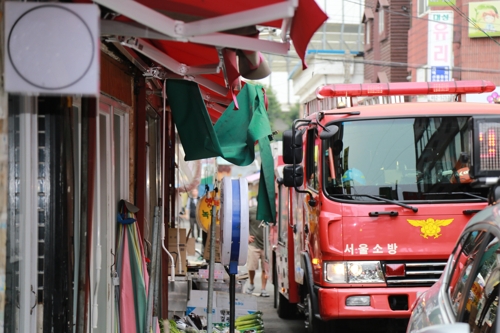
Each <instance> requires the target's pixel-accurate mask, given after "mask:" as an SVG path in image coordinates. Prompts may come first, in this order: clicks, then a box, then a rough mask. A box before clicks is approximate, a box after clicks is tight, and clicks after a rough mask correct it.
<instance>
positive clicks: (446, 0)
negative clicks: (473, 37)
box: [444, 0, 500, 45]
mask: <svg viewBox="0 0 500 333" xmlns="http://www.w3.org/2000/svg"><path fill="white" fill-rule="evenodd" d="M444 1H445V2H446V3H447V4H448V5H449V6H450V7H451V8H452V9H453V10H454V11H456V12H457V13H458V14H459V15H460V16H462V17H463V18H465V19H466V20H467V22H469V23H470V24H472V25H473V26H474V27H475V28H476V29H478V30H480V31H481V32H482V33H484V34H485V35H486V36H487V37H488V38H489V39H491V40H492V41H493V42H495V44H497V45H500V43H499V42H497V41H496V40H495V39H493V37H492V36H491V35H490V34H488V33H487V32H486V31H484V30H483V29H482V28H481V27H480V26H479V25H478V24H477V23H476V22H474V21H473V20H472V19H471V18H470V17H469V16H468V15H467V14H465V13H464V12H463V11H462V10H461V9H460V8H458V7H457V5H455V4H453V3H452V2H451V1H449V0H444ZM469 6H470V5H469Z"/></svg>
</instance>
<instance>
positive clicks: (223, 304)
mask: <svg viewBox="0 0 500 333" xmlns="http://www.w3.org/2000/svg"><path fill="white" fill-rule="evenodd" d="M215 295H216V296H215V297H216V299H217V300H216V304H217V308H219V309H229V293H226V292H223V291H217V292H215ZM234 305H235V308H236V310H238V309H245V310H246V311H253V312H256V311H257V309H258V306H257V297H255V296H253V295H248V294H239V293H237V294H236V295H235V304H234ZM253 312H249V313H253Z"/></svg>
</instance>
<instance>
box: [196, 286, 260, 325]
mask: <svg viewBox="0 0 500 333" xmlns="http://www.w3.org/2000/svg"><path fill="white" fill-rule="evenodd" d="M212 300H213V303H212V304H213V305H212V315H213V317H212V321H213V322H214V323H225V322H229V315H230V312H229V309H230V307H229V293H226V292H219V291H218V292H215V293H214V296H213V298H212ZM207 302H208V291H206V290H192V291H191V298H190V299H189V301H188V303H187V309H186V315H188V314H190V313H195V314H197V315H198V316H205V317H206V316H207ZM256 311H257V298H256V297H255V296H252V295H246V294H240V293H237V294H236V296H235V318H238V317H239V316H243V315H247V314H251V313H255V312H256Z"/></svg>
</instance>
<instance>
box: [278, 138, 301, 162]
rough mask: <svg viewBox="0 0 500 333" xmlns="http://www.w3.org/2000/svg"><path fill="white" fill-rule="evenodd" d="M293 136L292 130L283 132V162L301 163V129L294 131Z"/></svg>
mask: <svg viewBox="0 0 500 333" xmlns="http://www.w3.org/2000/svg"><path fill="white" fill-rule="evenodd" d="M293 136H294V135H293V133H292V130H286V131H284V132H283V162H284V163H285V164H293V163H295V164H299V163H302V131H295V138H293ZM294 155H295V161H294Z"/></svg>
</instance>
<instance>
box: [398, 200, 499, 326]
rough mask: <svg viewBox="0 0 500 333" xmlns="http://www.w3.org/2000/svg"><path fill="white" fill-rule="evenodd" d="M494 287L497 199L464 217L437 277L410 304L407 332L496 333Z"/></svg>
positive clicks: (496, 282) (496, 283) (496, 284)
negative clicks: (471, 216)
mask: <svg viewBox="0 0 500 333" xmlns="http://www.w3.org/2000/svg"><path fill="white" fill-rule="evenodd" d="M499 286H500V203H497V204H495V205H491V206H488V207H486V208H485V209H483V210H482V211H480V212H478V213H477V214H476V215H475V216H474V217H473V218H472V219H471V220H470V221H469V223H468V224H467V226H466V227H465V229H464V231H463V232H462V234H461V236H460V238H459V240H458V242H457V245H456V246H455V249H454V250H453V252H452V253H451V255H450V257H449V259H448V263H447V265H446V268H445V270H444V272H443V274H442V275H441V278H440V279H439V281H438V282H436V283H435V284H434V285H433V286H432V287H431V288H430V289H428V290H427V291H426V292H424V293H423V294H422V295H420V296H419V298H418V299H417V301H416V302H415V303H414V305H413V311H412V315H411V317H410V321H409V323H408V328H407V333H417V332H418V333H424V332H425V333H430V332H434V333H437V332H450V333H459V332H464V333H469V332H471V333H491V332H497V330H496V325H497V322H496V320H495V318H496V316H497V307H498V301H499V297H498V296H499ZM498 332H500V330H498Z"/></svg>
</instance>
